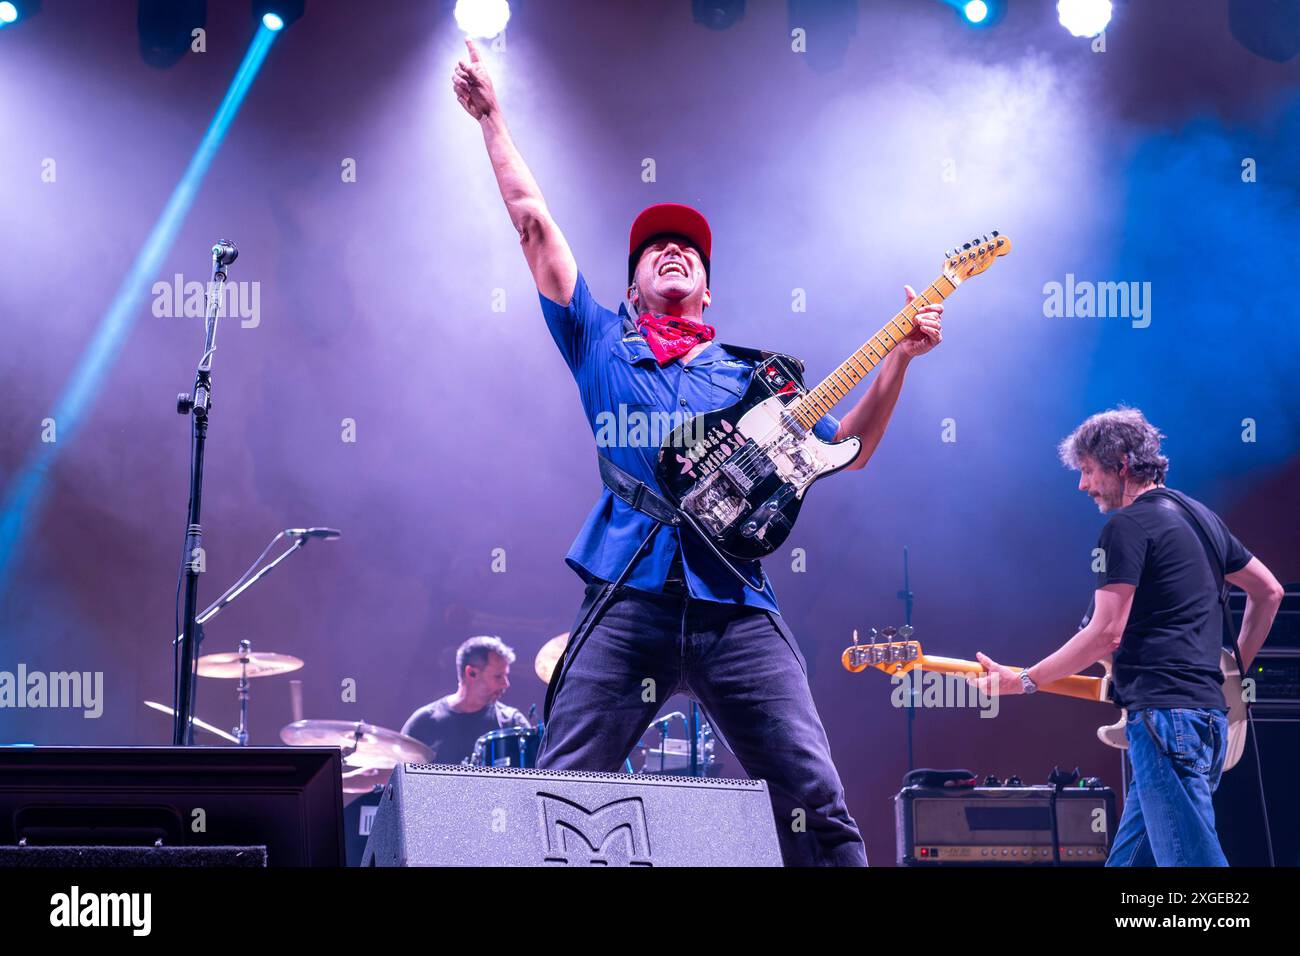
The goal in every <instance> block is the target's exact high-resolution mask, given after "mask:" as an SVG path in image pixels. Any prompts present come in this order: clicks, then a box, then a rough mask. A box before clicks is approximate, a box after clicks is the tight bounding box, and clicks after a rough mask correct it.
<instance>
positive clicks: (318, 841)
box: [0, 747, 343, 867]
mask: <svg viewBox="0 0 1300 956" xmlns="http://www.w3.org/2000/svg"><path fill="white" fill-rule="evenodd" d="M342 766H343V762H342V755H341V753H340V752H339V749H338V748H337V747H12V748H11V747H0V849H4V850H5V851H6V852H5V853H4V855H3V856H0V865H4V866H47V865H51V864H50V861H52V860H53V861H56V865H65V866H73V865H85V866H117V865H129V866H145V865H150V866H152V865H161V866H214V865H221V866H226V865H238V866H247V865H256V866H273V867H279V866H293V867H299V866H342V865H343V823H342V820H343V783H342ZM78 848H80V849H78ZM155 848H158V849H161V850H162V852H154V850H155ZM78 861H80V862H78Z"/></svg>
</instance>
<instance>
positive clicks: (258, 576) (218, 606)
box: [172, 531, 309, 742]
mask: <svg viewBox="0 0 1300 956" xmlns="http://www.w3.org/2000/svg"><path fill="white" fill-rule="evenodd" d="M285 534H286V532H284V531H280V532H277V533H276V535H275V537H274V538H272V539H271V543H270V544H268V545H267V546H266V547H265V548H264V549H263V550H262V553H261V554H260V555H258V557H257V560H256V561H254V562H253V564H252V567H250V568H249V569H248V571H245V572H244V573H243V575H241V576H240V578H239V579H238V580H237V581H235V583H234V584H232V585H231V586H230V587H228V588H227V589H226V590H225V592H223V593H222V595H221V596H220V597H219V598H217V599H216V600H215V601H213V602H212V603H211V604H209V605H208V606H207V608H205V609H204V610H203V611H202V612H201V613H199V614H198V615H197V616H196V617H195V619H194V623H195V625H196V630H197V633H198V642H197V644H196V647H201V646H202V644H203V625H204V624H206V623H207V622H208V621H210V620H212V619H213V618H214V617H216V616H217V615H218V614H220V613H221V612H222V611H223V610H225V608H226V606H227V605H228V604H230V603H232V602H233V601H234V600H235V598H237V597H239V595H241V594H243V593H244V592H245V591H247V590H248V589H249V588H251V587H252V586H253V585H254V584H256V583H257V582H258V581H260V580H262V578H264V577H266V576H267V575H268V574H270V573H271V571H273V570H274V569H275V568H276V567H278V566H279V565H280V563H281V562H283V561H284V560H285V559H286V558H288V557H289V555H291V554H293V553H294V552H295V551H297V550H299V549H300V548H302V547H303V546H304V545H305V544H306V543H307V541H308V538H309V536H308V535H305V534H295V535H292V537H293V539H294V542H293V544H292V545H291V546H290V547H289V548H288V549H287V550H285V551H283V552H282V553H280V554H278V555H276V557H275V558H274V559H273V560H271V561H269V562H267V563H266V564H265V565H263V566H262V567H261V568H258V570H257V571H256V572H255V573H254V574H252V575H251V576H250V575H249V571H252V570H253V568H255V567H257V564H258V562H260V561H261V560H262V558H263V557H265V556H266V553H267V552H268V551H270V550H271V549H272V548H273V547H275V543H276V542H277V541H279V540H280V539H281V538H283V537H284V536H285ZM184 639H185V635H184V633H181V634H180V635H178V636H177V638H176V640H175V641H173V642H172V643H173V645H177V646H179V645H180V644H181V642H182V641H183V640H184ZM241 644H242V642H241ZM193 684H194V675H193V673H191V676H190V685H191V687H190V701H191V704H192V703H193V701H194V689H193ZM186 736H187V738H188V740H187V742H193V737H194V727H193V725H192V723H191V726H190V728H189V732H188V733H187V735H186Z"/></svg>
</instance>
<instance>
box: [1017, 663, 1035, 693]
mask: <svg viewBox="0 0 1300 956" xmlns="http://www.w3.org/2000/svg"><path fill="white" fill-rule="evenodd" d="M1020 687H1021V689H1022V690H1023V691H1024V692H1025V693H1026V694H1032V693H1035V692H1036V691H1037V690H1038V685H1037V684H1035V683H1034V679H1033V678H1032V677H1030V676H1029V668H1028V667H1026V668H1025V669H1024V670H1022V671H1021V672H1020Z"/></svg>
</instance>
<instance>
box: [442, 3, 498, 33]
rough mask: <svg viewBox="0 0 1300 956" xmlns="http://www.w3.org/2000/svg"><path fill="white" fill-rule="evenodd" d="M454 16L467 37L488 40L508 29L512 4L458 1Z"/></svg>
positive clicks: (453, 12) (457, 24)
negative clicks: (507, 24)
mask: <svg viewBox="0 0 1300 956" xmlns="http://www.w3.org/2000/svg"><path fill="white" fill-rule="evenodd" d="M452 16H454V17H455V18H456V26H458V27H460V28H461V30H462V31H464V33H465V34H466V35H468V36H471V37H475V38H478V39H484V40H486V39H488V38H489V37H494V36H496V35H497V34H499V33H500V32H501V31H502V30H504V29H505V28H506V23H507V22H508V21H509V20H510V4H509V3H507V2H506V0H456V9H455V10H454V11H452Z"/></svg>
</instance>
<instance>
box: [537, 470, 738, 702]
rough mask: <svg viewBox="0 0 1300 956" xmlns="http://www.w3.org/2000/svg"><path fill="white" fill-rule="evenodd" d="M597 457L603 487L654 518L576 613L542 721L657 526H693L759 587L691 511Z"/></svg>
mask: <svg viewBox="0 0 1300 956" xmlns="http://www.w3.org/2000/svg"><path fill="white" fill-rule="evenodd" d="M596 459H597V463H598V465H599V467H600V480H601V481H603V482H604V483H605V487H606V488H608V489H609V490H610V491H611V492H613V493H614V494H615V495H617V496H618V497H619V498H622V499H623V500H624V501H626V502H627V503H628V504H629V505H631V506H632V508H633V509H635V510H636V511H639V512H640V513H641V514H643V515H647V516H649V517H651V518H653V519H654V522H655V523H654V524H653V525H651V527H650V531H649V533H648V534H646V536H645V539H644V540H642V542H641V546H640V547H639V548H637V549H636V552H635V553H634V554H633V555H632V557H631V558H629V559H628V562H627V564H625V565H624V566H623V570H622V571H620V572H619V574H618V577H617V578H615V579H614V580H613V581H610V582H607V583H605V584H604V585H602V586H601V588H600V590H599V591H598V592H597V594H596V595H595V597H594V599H593V600H590V601H589V602H588V603H587V604H586V606H585V611H581V612H579V614H580V616H579V619H578V623H577V624H576V625H574V628H573V632H572V633H571V634H570V636H569V643H568V644H567V645H566V646H565V648H564V655H563V656H562V657H561V659H560V662H559V663H558V664H556V666H555V673H554V674H553V675H552V677H551V682H550V683H549V684H548V685H547V687H546V702H545V704H544V705H543V707H542V719H543V721H547V720H550V717H551V705H552V703H553V702H554V701H555V695H556V694H557V693H558V692H559V689H560V684H561V683H563V681H564V677H565V675H566V674H567V673H568V671H569V666H570V665H571V664H572V663H573V659H574V658H575V657H576V656H577V654H578V651H579V649H580V648H581V647H582V643H583V641H585V640H586V639H587V635H588V634H590V633H591V631H592V629H593V628H594V627H595V626H596V624H597V623H598V622H599V621H600V619H601V617H602V616H603V615H604V613H605V609H606V608H607V607H609V602H610V601H611V600H612V599H613V597H614V592H615V591H617V590H618V589H619V588H620V587H622V586H623V582H624V581H626V580H627V578H628V575H630V574H631V573H632V568H633V567H634V566H635V565H636V562H637V560H638V559H639V558H640V557H641V555H642V554H644V553H645V552H646V551H647V550H648V549H649V547H650V542H651V541H653V540H654V536H655V534H656V533H657V532H658V531H659V529H660V528H662V527H664V526H665V525H667V526H668V527H670V528H680V527H681V526H682V525H688V526H690V527H692V528H694V529H695V531H696V532H697V534H698V535H699V537H700V539H701V540H702V541H704V543H705V544H707V545H708V546H709V548H710V549H712V551H713V553H714V554H715V555H716V556H717V558H718V560H720V561H721V562H722V564H723V565H724V566H725V567H726V568H727V569H728V570H729V571H731V573H732V574H734V575H735V576H736V578H737V579H738V580H739V581H740V582H741V583H742V584H743V585H744V586H745V587H747V588H750V589H751V590H758V588H755V587H754V585H753V584H752V583H751V582H750V581H749V579H748V578H747V577H745V575H744V574H742V573H741V572H740V570H739V569H738V568H737V567H736V566H735V565H734V564H732V563H731V559H730V558H728V557H727V556H726V555H725V554H723V553H722V552H721V551H720V550H719V549H718V548H717V546H715V545H714V543H713V542H712V541H711V540H710V539H709V537H708V536H707V535H706V534H705V533H704V531H703V530H702V529H701V528H700V527H699V526H698V525H697V524H696V523H695V521H694V519H693V518H692V516H691V515H690V514H688V513H687V512H685V511H682V510H681V509H680V508H677V507H676V506H674V505H673V504H671V503H670V502H669V501H668V500H667V499H665V498H664V497H663V496H662V495H660V494H659V493H658V492H657V491H655V490H654V489H653V488H651V487H650V486H649V485H647V484H646V483H645V482H644V481H641V480H640V479H638V478H636V477H634V476H632V475H630V474H628V473H627V472H626V471H624V470H623V469H622V468H620V467H618V465H616V464H614V463H613V462H612V461H610V460H609V459H608V458H606V457H605V456H604V455H599V454H598V455H597V456H596Z"/></svg>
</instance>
